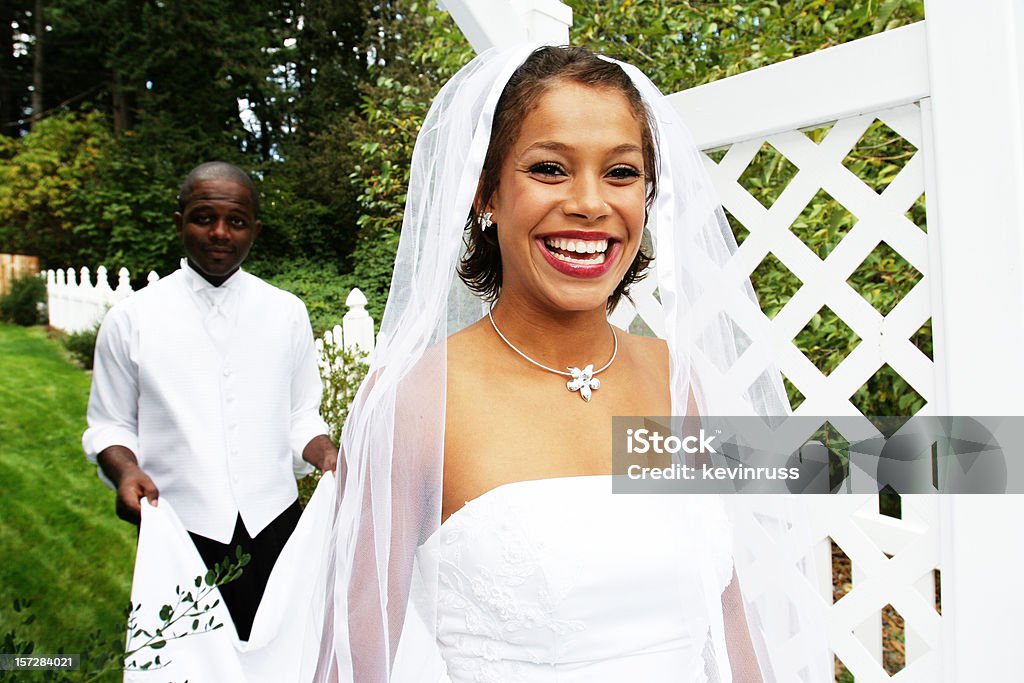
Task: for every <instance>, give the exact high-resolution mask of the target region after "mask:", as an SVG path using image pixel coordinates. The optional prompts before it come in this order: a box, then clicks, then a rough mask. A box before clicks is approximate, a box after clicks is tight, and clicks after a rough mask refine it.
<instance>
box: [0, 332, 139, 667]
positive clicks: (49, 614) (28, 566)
mask: <svg viewBox="0 0 1024 683" xmlns="http://www.w3.org/2000/svg"><path fill="white" fill-rule="evenodd" d="M89 383H90V378H89V374H88V373H86V372H85V371H83V370H82V369H80V368H79V367H77V366H76V365H74V364H73V363H72V362H71V361H70V360H69V359H68V357H67V355H66V353H65V351H64V350H63V348H62V347H61V346H60V345H59V344H58V343H57V342H56V341H54V340H52V339H49V338H48V337H47V334H46V331H45V330H44V329H42V328H38V327H36V328H23V327H15V326H11V325H3V324H0V638H2V636H3V634H5V633H7V632H8V631H10V630H11V629H12V628H15V627H16V628H17V633H18V636H19V637H21V638H25V639H28V640H32V641H34V642H35V652H36V653H37V654H39V653H56V652H59V651H63V652H65V653H69V654H71V653H79V652H82V651H83V649H84V648H85V646H86V645H87V644H88V643H89V640H90V637H91V635H92V634H93V633H94V632H96V631H97V630H98V629H100V630H102V631H103V632H104V633H105V634H107V636H108V637H107V638H106V640H108V641H109V640H111V639H116V638H118V637H119V633H118V629H119V625H120V623H121V621H122V619H123V610H124V608H125V607H126V606H127V604H128V600H129V595H130V588H131V573H132V566H133V564H134V560H135V536H136V532H135V528H134V527H132V526H130V525H128V524H126V523H124V522H122V521H120V520H119V519H117V517H116V516H115V515H114V495H113V492H112V491H110V490H109V489H108V488H106V487H105V486H104V485H103V484H102V483H100V481H99V479H97V477H96V470H95V467H94V466H92V465H90V464H89V463H88V462H87V461H86V460H85V457H84V456H83V454H82V447H81V436H82V431H83V430H84V428H85V410H86V405H87V403H88V398H89ZM15 598H22V599H29V600H31V601H32V606H31V607H30V608H29V610H28V611H29V612H30V613H31V614H33V615H34V616H35V622H34V623H33V624H31V625H29V626H23V625H20V622H21V619H22V616H23V615H19V614H16V613H14V611H13V609H12V604H13V601H14V599H15Z"/></svg>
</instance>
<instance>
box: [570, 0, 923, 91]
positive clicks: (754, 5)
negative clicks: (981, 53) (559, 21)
mask: <svg viewBox="0 0 1024 683" xmlns="http://www.w3.org/2000/svg"><path fill="white" fill-rule="evenodd" d="M569 4H570V5H571V6H572V8H573V26H572V28H571V29H570V42H571V43H572V44H574V45H582V46H584V47H589V48H591V49H596V50H600V51H602V52H605V53H606V54H608V55H610V56H613V57H617V58H621V59H623V60H625V61H627V62H630V63H632V64H635V65H636V66H637V67H639V68H640V69H641V70H643V72H644V73H646V74H647V75H648V76H649V77H650V78H651V80H652V81H654V83H655V84H656V85H657V86H658V87H659V88H661V89H662V90H663V91H664V92H675V91H677V90H683V89H685V88H692V87H693V86H696V85H700V84H702V83H709V82H711V81H716V80H718V79H720V78H724V77H726V76H732V75H734V74H737V73H742V72H744V71H749V70H751V69H756V68H758V67H761V66H766V65H768V64H774V63H776V62H780V61H782V60H784V59H789V58H791V57H796V56H799V55H803V54H808V53H811V52H814V51H816V50H821V49H824V48H826V47H831V46H832V45H838V44H840V43H845V42H848V41H851V40H856V39H857V38H863V37H864V36H868V35H871V34H873V33H879V32H881V31H885V30H889V29H893V28H896V27H898V26H903V25H905V24H908V23H911V22H914V21H919V20H921V19H923V18H924V3H923V1H922V0H884V1H883V2H876V1H873V0H793V1H791V2H779V1H778V0H750V1H749V2H742V3H739V2H735V3H724V2H716V1H714V0H687V1H686V2H673V1H669V0H608V1H606V0H571V1H570V2H569Z"/></svg>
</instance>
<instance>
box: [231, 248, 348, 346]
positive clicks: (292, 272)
mask: <svg viewBox="0 0 1024 683" xmlns="http://www.w3.org/2000/svg"><path fill="white" fill-rule="evenodd" d="M246 268H247V269H248V270H249V271H250V272H251V273H253V274H254V275H259V276H260V277H262V278H264V279H266V280H267V282H269V283H270V284H272V285H274V286H275V287H280V288H281V289H284V290H286V291H289V292H291V293H292V294H294V295H295V296H297V297H299V298H300V299H302V301H303V302H305V304H306V310H307V311H308V312H309V320H310V322H311V323H312V325H313V333H314V334H315V335H316V336H320V335H321V334H323V333H324V332H325V331H327V330H330V329H332V328H333V327H334V326H335V325H338V324H340V323H341V319H342V316H344V315H345V311H346V310H347V309H346V308H345V299H346V298H347V297H348V294H349V292H350V291H351V290H352V287H354V286H355V285H353V284H352V280H351V278H350V277H348V276H343V275H341V274H340V273H339V272H338V268H337V266H336V265H334V264H331V263H328V262H322V261H316V260H307V259H295V260H290V261H281V262H278V263H267V262H263V261H257V262H256V263H254V264H251V265H250V264H248V263H247V264H246Z"/></svg>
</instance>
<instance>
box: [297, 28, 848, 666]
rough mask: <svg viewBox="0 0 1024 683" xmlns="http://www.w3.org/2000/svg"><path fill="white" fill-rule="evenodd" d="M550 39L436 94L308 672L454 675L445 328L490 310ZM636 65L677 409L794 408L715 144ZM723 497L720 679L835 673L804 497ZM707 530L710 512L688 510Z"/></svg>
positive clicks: (473, 66)
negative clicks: (505, 158)
mask: <svg viewBox="0 0 1024 683" xmlns="http://www.w3.org/2000/svg"><path fill="white" fill-rule="evenodd" d="M535 48H536V46H518V47H515V48H511V49H507V50H503V51H498V50H491V51H488V52H485V53H483V54H482V55H480V56H478V57H477V58H475V59H474V60H473V61H472V62H470V63H469V64H468V65H466V66H465V67H463V68H462V69H461V70H460V71H459V72H458V73H457V74H456V75H455V76H454V77H453V78H452V79H451V80H450V81H449V82H448V83H447V84H446V85H445V86H444V87H443V88H442V89H441V91H440V93H439V94H438V95H437V97H436V98H435V100H434V102H433V104H432V106H431V108H430V111H429V113H428V114H427V117H426V119H425V121H424V123H423V127H422V130H421V131H420V134H419V137H418V138H417V142H416V147H415V151H414V152H413V159H412V173H411V180H410V185H409V190H408V198H407V202H406V209H405V217H404V221H403V224H402V234H401V240H400V243H399V247H398V254H397V257H396V261H395V271H394V276H393V280H392V284H391V292H390V295H389V297H388V301H387V307H386V310H385V313H384V318H383V320H382V322H381V327H380V334H379V337H378V341H377V347H376V350H375V352H374V354H373V357H372V359H371V363H370V369H369V373H368V375H367V379H366V381H365V382H364V384H363V386H362V387H361V388H360V390H359V392H358V395H357V397H356V399H355V401H354V403H353V405H352V407H351V410H350V412H349V417H348V421H347V422H346V424H345V427H344V431H343V434H342V446H341V450H342V457H343V460H344V468H345V469H347V472H346V475H345V476H344V477H343V479H344V483H343V484H342V490H341V496H340V502H339V506H338V510H337V517H336V522H335V528H334V545H333V548H331V552H330V561H329V563H328V566H326V567H325V568H324V570H325V571H326V572H327V578H328V602H327V605H326V615H325V627H324V634H323V638H322V641H321V655H320V658H319V661H318V662H313V663H310V665H309V668H310V669H312V668H313V667H315V668H316V671H315V673H314V672H312V671H310V674H311V675H312V676H313V678H314V679H315V680H317V681H359V683H364V682H370V681H373V682H376V681H416V682H417V683H418V682H423V681H438V680H441V681H443V680H446V674H445V667H444V663H443V661H442V660H441V658H440V656H439V654H438V651H437V648H436V646H435V642H436V641H435V631H436V605H437V594H438V587H437V576H438V574H437V572H438V566H437V557H438V553H437V551H436V545H437V543H438V536H439V535H438V534H437V533H436V532H437V531H438V530H439V528H440V525H441V485H442V466H443V455H444V453H443V446H444V424H445V391H446V352H447V351H446V338H447V337H448V335H450V334H452V333H454V332H456V331H458V330H459V329H461V328H462V327H464V326H466V325H468V324H470V323H473V322H475V321H476V320H478V319H479V318H480V317H481V312H482V311H483V310H484V309H483V308H482V302H481V301H480V299H478V298H477V297H476V296H475V295H474V294H473V293H471V292H470V291H469V290H468V289H467V288H466V287H465V285H463V283H462V282H461V281H460V279H459V278H458V277H457V276H456V268H457V265H458V263H459V260H460V257H461V255H462V254H463V252H464V250H465V244H464V227H465V224H466V218H467V216H468V215H469V212H470V208H471V206H472V203H473V200H474V196H475V194H476V191H477V184H478V181H479V179H480V174H481V169H482V166H483V162H484V156H485V153H486V151H487V147H488V143H489V139H490V135H491V121H492V117H493V113H494V109H495V106H496V103H497V101H498V98H499V96H500V95H501V93H502V91H503V89H504V87H505V84H506V83H507V82H508V80H509V78H510V77H511V75H512V74H513V72H514V71H515V70H516V69H517V68H518V67H519V65H520V64H522V63H523V61H524V60H525V59H526V58H527V57H528V56H529V55H530V53H531V52H532V50H534V49H535ZM621 66H622V68H623V69H624V70H625V71H626V73H627V74H628V75H629V77H630V79H631V80H632V81H633V83H634V85H635V86H636V88H637V89H638V91H639V92H640V94H641V96H642V98H643V101H644V103H645V105H646V106H647V107H648V109H649V111H650V113H651V119H652V121H653V124H654V127H655V130H654V133H655V138H656V140H655V141H656V145H657V148H658V158H659V168H658V194H657V197H656V199H655V201H654V203H653V205H652V207H651V209H650V212H649V217H648V223H647V227H648V229H649V230H650V233H651V238H652V242H653V245H654V254H655V265H656V278H657V279H656V281H655V282H656V285H657V295H658V297H659V298H660V301H661V304H662V306H661V308H662V312H663V316H664V319H663V321H662V325H661V328H660V329H661V330H663V331H664V337H665V339H666V341H667V342H668V346H669V351H670V367H671V377H670V382H671V395H672V409H673V413H674V414H676V415H685V414H686V413H687V407H688V405H691V404H690V400H691V398H692V400H693V401H694V402H695V404H696V411H697V413H698V414H700V415H702V416H703V415H759V416H775V417H779V416H785V415H787V414H788V413H789V405H788V402H787V400H786V395H785V391H784V388H783V385H782V382H781V377H780V376H779V374H778V372H777V371H775V370H773V369H772V365H771V345H770V340H769V337H768V334H767V324H766V323H767V320H766V319H765V318H764V315H763V313H761V311H760V309H759V308H758V306H757V302H756V298H755V297H754V294H753V291H752V289H751V287H750V283H749V281H748V278H747V277H746V275H745V274H742V273H738V272H736V265H735V264H734V263H733V262H732V261H731V257H732V255H733V253H734V252H735V250H736V243H735V239H734V238H733V236H732V233H731V231H730V229H729V226H728V223H727V222H726V220H725V218H724V215H723V213H722V210H721V208H720V206H719V203H718V201H717V200H716V198H715V193H714V191H713V188H712V186H711V182H710V180H709V178H708V176H707V174H706V172H705V170H704V167H703V165H702V161H701V157H700V154H699V153H698V151H697V150H696V148H695V147H694V144H693V141H692V139H691V137H690V134H689V132H688V131H687V129H686V127H685V126H684V125H683V124H682V122H681V121H680V120H679V117H678V115H677V114H676V112H675V110H674V109H673V108H672V107H671V106H670V105H669V104H668V103H667V102H666V101H665V98H664V97H663V96H662V95H661V93H660V92H659V91H658V90H657V88H656V87H655V86H654V85H653V84H652V83H651V82H650V81H649V80H648V79H647V78H646V77H645V76H644V75H643V74H642V73H640V71H638V70H637V69H635V68H634V67H632V66H630V65H627V64H622V65H621ZM556 87H557V86H556ZM652 277H654V276H652ZM726 311H729V312H730V313H729V314H727V313H726ZM734 320H736V321H737V322H738V323H739V324H740V325H741V326H742V328H743V330H744V332H743V333H742V335H741V334H740V333H738V332H737V329H736V324H737V323H734V322H733V321H734ZM738 337H742V338H743V340H744V343H743V344H742V345H739V344H738V343H737V338H738ZM690 412H692V409H691V411H690ZM723 499H725V503H726V506H727V507H728V508H729V514H730V516H731V522H732V529H733V537H734V545H735V552H734V559H735V568H736V572H737V575H738V577H739V584H737V583H736V582H735V581H733V582H732V583H731V584H730V585H729V587H728V588H727V589H726V590H725V592H724V593H723V592H722V591H721V587H720V586H717V587H716V590H715V591H714V595H713V598H714V599H713V600H712V601H711V604H709V605H708V606H707V608H708V610H709V612H712V613H713V616H712V628H711V633H710V635H709V640H708V643H707V646H706V648H705V660H706V669H707V672H708V680H709V681H721V682H728V681H754V680H760V678H763V680H765V681H777V682H780V683H792V682H794V681H805V682H808V683H809V682H814V683H818V682H822V681H830V680H832V675H831V673H830V669H831V660H830V657H829V656H828V650H827V646H826V645H825V640H824V638H825V633H824V629H823V627H822V626H821V625H820V624H818V623H815V622H814V621H813V618H814V616H815V614H816V613H820V611H821V610H820V609H818V607H819V605H817V604H816V602H815V601H816V600H818V598H817V594H816V592H815V587H814V586H813V585H812V584H811V582H809V581H808V579H807V578H806V573H807V572H808V571H809V570H810V567H808V565H807V562H808V561H809V560H808V559H807V554H808V551H809V547H808V546H807V545H806V544H804V543H803V542H802V540H803V539H802V537H800V536H799V523H800V521H801V520H800V517H799V513H797V514H795V515H794V514H792V513H787V512H786V511H784V510H783V509H782V508H783V507H784V505H785V504H788V503H792V502H793V501H787V500H785V499H784V497H783V496H773V497H771V498H768V497H767V496H757V497H752V496H739V495H733V496H727V497H726V496H723ZM694 523H697V524H700V520H693V519H689V520H682V519H681V520H679V524H680V525H681V526H682V525H689V526H692V525H693V524H694ZM709 533H710V532H709ZM709 581H710V579H709ZM737 625H740V628H738V627H737ZM748 625H749V633H750V636H751V641H752V643H753V648H750V647H749V644H750V642H751V641H748V647H747V650H751V649H752V650H753V651H754V652H756V661H750V660H749V658H747V659H745V660H741V659H740V658H738V657H737V656H736V655H735V653H730V647H731V646H732V643H733V642H735V641H737V640H740V639H743V638H745V637H746V631H747V629H746V628H744V627H747V626H748ZM757 672H760V678H759V677H758V674H757Z"/></svg>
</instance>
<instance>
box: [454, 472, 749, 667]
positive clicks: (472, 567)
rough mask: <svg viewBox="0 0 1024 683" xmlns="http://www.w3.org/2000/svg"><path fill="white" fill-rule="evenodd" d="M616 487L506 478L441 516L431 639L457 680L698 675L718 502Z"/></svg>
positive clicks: (715, 555)
mask: <svg viewBox="0 0 1024 683" xmlns="http://www.w3.org/2000/svg"><path fill="white" fill-rule="evenodd" d="M611 488H612V484H611V478H610V477H600V476H598V477H568V478H557V479H544V480H537V481H523V482H516V483H511V484H505V485H503V486H499V487H498V488H495V489H493V490H491V491H488V492H487V493H485V494H484V495H482V496H480V497H479V498H477V499H475V500H473V501H471V502H469V503H467V504H466V505H465V506H464V507H463V508H461V509H460V510H458V511H457V512H456V513H455V514H453V515H452V516H451V517H450V518H449V519H448V520H446V521H445V523H444V524H443V525H442V526H441V529H440V531H439V543H438V546H437V552H438V553H439V558H438V559H439V575H438V607H437V626H438V628H437V639H438V645H439V647H440V651H441V655H442V656H443V658H444V660H445V662H446V664H447V667H448V674H449V676H450V677H451V680H452V681H453V682H454V683H467V682H470V681H472V682H474V683H485V682H486V683H491V682H493V683H516V682H517V681H524V682H526V681H528V682H529V683H583V682H587V683H611V682H612V681H616V682H618V681H630V680H635V681H644V682H645V683H659V682H661V681H664V682H666V683H667V682H668V681H672V682H673V683H678V682H679V681H686V682H693V683H703V681H705V680H706V677H705V673H704V657H703V652H704V648H705V646H706V644H707V642H708V633H709V626H710V623H711V620H710V617H709V614H708V608H707V605H708V604H709V601H708V600H706V597H705V596H706V595H707V591H708V590H714V591H717V592H718V594H720V593H721V590H722V588H724V586H725V585H726V583H728V580H729V578H730V577H731V572H732V555H731V541H730V533H729V526H728V522H727V520H726V518H725V515H724V513H723V512H722V509H721V503H720V501H719V500H718V499H717V498H715V497H712V496H679V495H626V494H619V495H613V494H612V492H611ZM709 577H710V578H709ZM709 584H711V586H712V587H711V588H707V587H708V586H709ZM715 602H717V600H716V601H715ZM710 604H713V603H710Z"/></svg>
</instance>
